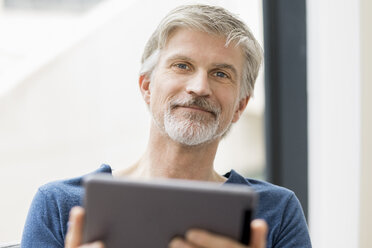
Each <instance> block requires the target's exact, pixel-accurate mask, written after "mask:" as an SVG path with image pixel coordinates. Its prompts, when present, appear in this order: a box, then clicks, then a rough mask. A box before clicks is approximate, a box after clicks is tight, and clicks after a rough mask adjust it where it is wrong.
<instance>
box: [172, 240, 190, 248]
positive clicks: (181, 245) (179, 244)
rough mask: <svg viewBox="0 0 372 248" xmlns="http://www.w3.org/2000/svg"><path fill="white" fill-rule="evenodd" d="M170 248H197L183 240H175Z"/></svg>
mask: <svg viewBox="0 0 372 248" xmlns="http://www.w3.org/2000/svg"><path fill="white" fill-rule="evenodd" d="M168 248H195V246H193V245H192V244H189V243H187V242H186V241H185V240H183V239H181V238H174V239H172V240H171V242H170V243H169V245H168Z"/></svg>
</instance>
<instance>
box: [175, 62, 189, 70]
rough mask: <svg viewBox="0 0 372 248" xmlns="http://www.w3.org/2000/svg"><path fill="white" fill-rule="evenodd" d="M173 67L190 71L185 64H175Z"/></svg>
mask: <svg viewBox="0 0 372 248" xmlns="http://www.w3.org/2000/svg"><path fill="white" fill-rule="evenodd" d="M174 66H176V67H177V68H179V69H182V70H189V69H190V67H189V66H188V65H187V64H182V63H180V64H175V65H174Z"/></svg>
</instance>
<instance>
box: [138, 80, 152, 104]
mask: <svg viewBox="0 0 372 248" xmlns="http://www.w3.org/2000/svg"><path fill="white" fill-rule="evenodd" d="M138 83H139V87H140V90H141V94H142V97H143V99H144V100H145V102H146V103H147V104H150V98H151V91H150V78H149V77H148V76H147V75H140V77H139V80H138Z"/></svg>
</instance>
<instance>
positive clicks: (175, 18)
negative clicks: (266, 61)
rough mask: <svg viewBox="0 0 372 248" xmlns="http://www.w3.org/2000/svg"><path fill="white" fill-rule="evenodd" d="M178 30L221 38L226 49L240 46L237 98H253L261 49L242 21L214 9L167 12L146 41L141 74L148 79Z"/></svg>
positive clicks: (202, 7)
mask: <svg viewBox="0 0 372 248" xmlns="http://www.w3.org/2000/svg"><path fill="white" fill-rule="evenodd" d="M181 27H187V28H191V29H196V30H200V31H203V32H206V33H210V34H216V35H222V36H224V37H226V44H225V46H228V45H229V44H230V43H231V42H234V43H235V44H236V46H240V47H241V48H242V50H243V52H244V57H245V60H244V66H243V75H242V79H241V80H242V86H241V90H240V99H242V98H244V97H247V96H252V95H253V90H254V84H255V81H256V78H257V75H258V72H259V69H260V66H261V63H262V57H263V56H262V48H261V46H260V44H259V43H258V42H257V40H256V39H255V38H254V36H253V34H252V33H251V31H250V29H249V28H248V27H247V25H245V24H244V22H243V21H241V20H240V19H239V18H238V17H237V16H235V15H234V14H232V13H230V12H229V11H227V10H225V9H223V8H221V7H217V6H209V5H184V6H180V7H178V8H176V9H174V10H172V11H171V12H169V13H168V15H167V16H165V17H164V18H163V20H162V21H161V22H160V24H159V26H158V27H157V28H156V30H155V31H154V33H153V34H152V35H151V37H150V39H149V40H148V41H147V44H146V46H145V50H144V52H143V55H142V59H141V63H142V65H141V70H140V74H141V75H148V76H149V77H151V75H152V72H153V71H154V69H155V66H156V64H157V62H158V59H159V54H160V51H161V49H163V48H164V47H165V45H166V43H167V41H168V38H169V37H170V35H171V33H172V32H174V31H175V30H176V29H177V28H181Z"/></svg>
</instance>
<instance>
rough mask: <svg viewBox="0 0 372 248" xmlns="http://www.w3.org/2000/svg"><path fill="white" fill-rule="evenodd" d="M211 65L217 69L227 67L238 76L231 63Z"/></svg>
mask: <svg viewBox="0 0 372 248" xmlns="http://www.w3.org/2000/svg"><path fill="white" fill-rule="evenodd" d="M213 67H215V68H217V69H228V70H230V71H232V73H234V75H235V76H236V77H237V76H238V71H237V70H236V69H235V67H234V66H233V65H230V64H213Z"/></svg>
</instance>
